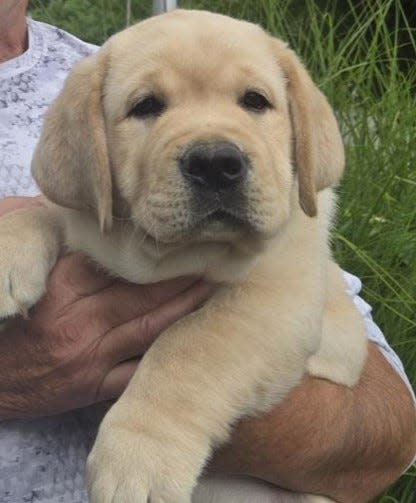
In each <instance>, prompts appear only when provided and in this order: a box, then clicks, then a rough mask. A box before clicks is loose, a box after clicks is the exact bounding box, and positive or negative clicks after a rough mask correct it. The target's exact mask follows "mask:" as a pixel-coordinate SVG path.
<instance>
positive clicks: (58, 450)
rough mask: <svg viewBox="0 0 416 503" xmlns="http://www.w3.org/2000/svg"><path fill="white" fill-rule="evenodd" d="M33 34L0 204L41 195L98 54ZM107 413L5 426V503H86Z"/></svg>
mask: <svg viewBox="0 0 416 503" xmlns="http://www.w3.org/2000/svg"><path fill="white" fill-rule="evenodd" d="M28 27H29V47H28V50H27V51H26V52H25V53H24V54H23V55H21V56H19V57H18V58H15V59H13V60H10V61H7V62H5V63H3V64H0V198H3V197H5V196H8V195H35V194H37V193H38V190H37V187H36V185H35V183H34V181H33V180H32V178H31V176H30V159H31V156H32V152H33V150H34V147H35V144H36V141H37V139H38V137H39V133H40V128H41V123H42V117H43V114H44V112H45V110H46V108H47V107H48V105H49V104H50V103H51V101H52V100H53V99H54V97H55V96H56V95H57V93H58V92H59V90H60V89H61V87H62V83H63V81H64V79H65V77H66V75H67V73H68V71H69V69H70V68H71V67H72V65H73V64H74V62H75V61H77V60H78V59H80V58H81V57H83V56H86V55H88V54H90V53H91V52H93V51H94V50H95V49H96V47H95V46H92V45H89V44H86V43H84V42H82V41H80V40H78V39H77V38H75V37H73V36H72V35H69V34H68V33H66V32H64V31H62V30H60V29H58V28H56V27H53V26H50V25H47V24H44V23H39V22H36V21H31V20H28ZM345 281H346V288H347V290H348V292H349V294H350V295H351V297H353V299H354V302H355V305H356V306H357V309H358V310H359V311H360V313H361V314H362V316H363V317H364V320H365V324H366V327H367V331H368V337H369V339H370V340H372V341H374V342H375V343H376V344H378V345H379V347H380V350H381V351H382V352H383V353H384V354H385V356H386V358H387V359H388V360H389V362H390V363H391V364H392V365H393V366H394V368H395V369H396V370H397V371H398V372H399V373H400V375H401V376H402V377H403V379H404V380H405V381H406V383H407V384H408V385H409V383H408V380H407V378H406V375H405V373H404V370H403V366H402V364H401V362H400V360H399V358H398V357H397V355H396V354H395V353H394V352H393V350H392V349H391V348H390V347H389V345H388V344H387V342H386V340H385V338H384V336H383V334H382V333H381V331H380V329H379V328H378V327H377V325H376V324H375V323H374V322H373V321H372V318H371V307H370V306H369V305H368V304H367V303H365V302H364V301H363V300H362V299H361V298H360V297H359V296H358V294H359V292H360V290H361V282H360V280H359V279H358V278H356V277H355V276H352V275H350V274H348V273H345ZM409 388H410V385H409ZM410 389H411V388H410ZM104 412H105V406H104V405H99V406H94V407H89V408H88V409H83V410H78V411H73V412H69V413H66V414H61V415H60V416H55V417H50V418H42V419H33V420H13V421H5V422H2V423H0V503H24V502H25V503H27V502H30V503H32V502H39V503H86V502H87V497H86V492H85V487H84V466H85V460H86V456H87V453H88V451H89V449H90V447H91V444H92V441H93V439H94V436H95V434H96V431H97V426H98V424H99V422H100V420H101V418H102V416H103V414H104Z"/></svg>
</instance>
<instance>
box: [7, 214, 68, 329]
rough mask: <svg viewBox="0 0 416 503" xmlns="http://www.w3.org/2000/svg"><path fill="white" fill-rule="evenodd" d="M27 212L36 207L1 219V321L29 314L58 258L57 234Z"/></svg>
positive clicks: (41, 293)
mask: <svg viewBox="0 0 416 503" xmlns="http://www.w3.org/2000/svg"><path fill="white" fill-rule="evenodd" d="M28 212H32V213H33V212H35V209H31V210H25V211H24V212H16V214H10V215H6V216H4V217H2V218H1V219H0V320H1V319H3V318H7V317H9V316H15V315H17V314H21V315H23V316H25V315H26V314H27V310H28V309H29V308H30V307H32V306H33V305H34V304H36V302H37V301H38V300H39V299H40V298H41V297H42V296H43V295H44V293H45V291H46V282H47V279H48V275H49V272H50V271H51V269H52V267H53V266H54V265H55V262H56V260H57V257H58V253H59V238H58V233H57V232H56V231H55V229H53V228H51V227H48V225H47V224H46V223H45V225H42V223H41V222H40V221H39V220H36V216H35V215H29V214H28Z"/></svg>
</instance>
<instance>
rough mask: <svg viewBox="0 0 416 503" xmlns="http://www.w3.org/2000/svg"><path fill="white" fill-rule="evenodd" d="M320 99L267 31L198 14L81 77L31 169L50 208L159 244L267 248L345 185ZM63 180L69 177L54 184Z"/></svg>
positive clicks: (150, 34) (91, 65) (113, 51)
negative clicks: (89, 214)
mask: <svg viewBox="0 0 416 503" xmlns="http://www.w3.org/2000/svg"><path fill="white" fill-rule="evenodd" d="M342 167H343V151H342V143H341V140H340V137H339V132H338V128H337V125H336V122H335V119H334V116H333V114H332V111H331V109H330V107H329V105H328V104H327V102H326V100H325V98H324V97H323V96H322V94H321V93H320V92H319V91H318V90H317V89H316V87H315V86H314V85H313V83H312V81H311V80H310V78H309V76H308V74H307V73H306V71H305V70H304V68H303V67H302V65H301V64H300V62H299V61H298V60H297V58H296V56H295V55H294V54H293V53H292V52H291V51H290V50H289V49H287V48H286V46H285V44H283V43H282V42H280V41H278V40H275V39H272V38H271V37H269V36H268V35H267V34H265V33H264V32H263V31H262V30H261V29H260V28H259V27H257V26H255V25H252V24H250V23H246V22H241V21H236V20H233V19H231V18H228V17H225V16H220V15H217V14H211V13H207V12H197V11H175V12H173V13H169V14H166V15H163V16H158V17H155V18H151V19H149V20H146V21H144V22H142V23H139V24H138V25H136V26H133V27H131V28H129V29H127V30H125V31H124V32H121V33H119V34H117V35H116V36H114V37H113V38H111V39H110V40H109V41H108V42H107V44H105V46H104V47H103V48H102V49H101V50H100V51H99V53H98V54H97V55H95V56H93V57H91V58H88V59H87V60H86V61H85V62H83V63H81V64H80V65H79V66H78V67H77V68H76V69H75V70H74V71H73V72H72V74H71V76H70V77H69V79H68V81H67V83H66V86H65V89H64V91H63V93H62V94H61V96H60V97H59V98H58V100H57V101H56V102H55V104H54V105H53V107H52V108H51V111H50V112H49V115H48V118H47V120H46V126H45V130H44V133H43V135H42V138H41V141H40V144H39V146H38V149H37V152H36V154H35V158H34V163H33V172H34V176H35V178H36V179H37V181H38V183H39V185H40V187H41V188H42V190H43V192H44V193H45V194H46V195H47V196H48V197H49V198H50V199H52V200H53V201H55V202H58V204H62V205H63V206H69V207H72V208H78V209H80V208H84V209H88V210H90V211H91V210H93V211H95V212H96V213H97V215H98V217H99V219H100V221H101V223H102V226H104V227H106V226H107V227H108V226H109V225H111V219H112V215H113V214H117V213H122V214H123V215H126V214H127V215H128V217H129V218H131V219H132V221H133V222H134V224H135V226H136V227H139V228H140V229H141V230H142V231H143V232H144V233H145V234H146V235H147V236H149V237H150V238H151V239H153V240H154V241H155V242H157V243H160V244H161V245H163V244H170V243H182V244H183V243H184V244H186V243H190V242H191V243H194V242H198V241H218V242H235V241H238V240H242V239H246V238H247V236H251V237H252V238H253V237H254V238H255V239H257V240H265V239H268V238H270V237H272V236H274V235H275V234H276V233H277V232H278V230H279V229H280V228H281V227H282V226H283V225H284V223H285V222H286V221H287V220H288V219H289V218H290V215H291V212H292V210H293V209H294V205H296V206H297V204H298V203H297V201H295V200H294V197H293V193H294V188H295V187H298V188H299V199H300V203H301V206H302V207H303V209H304V211H305V213H307V214H308V215H311V216H313V215H314V214H315V213H316V203H315V194H316V191H317V190H320V189H322V188H324V187H326V186H328V185H331V184H332V183H334V182H336V181H337V180H338V179H339V177H340V174H341V172H342ZM57 169H60V176H56V172H53V170H57Z"/></svg>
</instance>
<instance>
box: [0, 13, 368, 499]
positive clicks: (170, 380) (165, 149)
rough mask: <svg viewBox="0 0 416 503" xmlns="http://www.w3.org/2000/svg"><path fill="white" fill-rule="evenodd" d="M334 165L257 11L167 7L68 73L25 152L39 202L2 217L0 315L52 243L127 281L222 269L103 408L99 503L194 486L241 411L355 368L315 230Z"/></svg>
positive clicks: (24, 291) (317, 120) (32, 284)
mask: <svg viewBox="0 0 416 503" xmlns="http://www.w3.org/2000/svg"><path fill="white" fill-rule="evenodd" d="M343 167H344V154H343V147H342V142H341V138H340V134H339V130H338V127H337V124H336V121H335V118H334V115H333V112H332V110H331V108H330V106H329V105H328V102H327V101H326V99H325V97H324V96H323V95H322V94H321V92H320V91H319V90H318V89H317V88H316V86H315V85H314V84H313V82H312V80H311V79H310V77H309V75H308V73H307V72H306V70H305V69H304V67H303V66H302V64H301V63H300V62H299V60H298V58H297V57H296V56H295V54H294V53H293V52H292V51H291V50H290V49H288V48H287V46H286V44H285V43H283V42H282V41H280V40H277V39H274V38H272V37H270V36H269V35H267V34H266V33H265V32H264V31H263V30H262V29H261V28H260V27H258V26H255V25H253V24H250V23H246V22H242V21H236V20H233V19H230V18H228V17H225V16H221V15H217V14H211V13H207V12H197V11H183V10H178V11H175V12H173V13H169V14H165V15H162V16H159V17H155V18H152V19H148V20H146V21H144V22H142V23H139V24H137V25H136V26H133V27H131V28H129V29H127V30H125V31H123V32H121V33H119V34H117V35H115V36H114V37H112V38H111V39H110V40H109V41H108V42H107V43H106V44H105V45H104V46H103V47H102V49H101V50H99V51H98V53H97V54H95V55H94V56H91V57H89V58H87V59H85V60H83V61H82V62H81V63H79V64H78V65H77V66H76V67H75V69H74V70H73V71H72V72H71V74H70V76H69V78H68V80H67V82H66V84H65V87H64V89H63V91H62V93H61V94H60V96H59V97H58V99H57V100H56V101H55V103H54V104H53V105H52V107H51V109H50V111H49V113H48V115H47V118H46V122H45V127H44V130H43V134H42V137H41V140H40V142H39V145H38V148H37V150H36V153H35V156H34V160H33V174H34V177H35V179H36V180H37V182H38V184H39V187H40V188H41V190H42V192H43V194H44V195H45V196H46V198H47V199H48V200H49V202H50V204H49V205H48V207H47V208H36V209H31V210H25V211H20V212H16V213H14V214H11V215H9V216H6V217H4V218H2V219H1V221H0V313H1V315H2V316H3V317H4V316H5V315H14V314H16V313H19V312H22V310H23V311H24V310H25V309H27V308H28V307H29V306H31V305H33V304H34V303H35V302H36V301H37V300H38V299H39V298H40V297H41V296H42V294H43V293H44V292H45V282H46V279H47V276H48V273H49V271H50V270H51V268H52V267H53V265H54V263H55V260H56V257H57V255H58V253H59V249H60V248H61V245H62V244H63V243H65V244H66V245H67V246H68V247H69V249H72V250H82V251H84V252H86V253H87V254H89V255H90V257H92V259H94V260H95V261H96V262H97V263H99V264H100V265H102V266H103V267H105V268H107V269H108V270H109V271H110V272H111V273H113V274H115V275H118V276H120V277H122V278H125V279H126V280H129V281H133V282H140V283H148V282H155V281H159V280H163V279H167V278H172V277H176V276H179V275H185V274H197V275H201V276H203V277H205V278H207V279H208V280H210V281H214V282H216V283H217V284H218V288H217V291H216V293H215V295H214V296H213V297H212V299H211V300H210V301H209V302H207V303H206V304H205V306H204V307H203V308H201V309H200V310H199V311H197V312H195V313H193V314H191V315H189V316H187V317H186V318H184V319H182V320H181V321H180V322H178V323H176V324H175V325H173V326H172V327H171V328H169V329H168V330H166V331H165V332H164V333H163V334H162V335H161V336H160V337H159V339H158V340H157V341H156V342H155V343H154V344H153V346H152V347H151V349H150V350H149V351H148V352H147V354H146V356H145V357H144V358H143V361H142V362H141V364H140V366H139V368H138V370H137V372H136V374H135V376H134V378H133V379H132V381H131V383H130V384H129V386H128V388H127V389H126V391H125V392H124V394H123V395H122V397H121V398H120V399H119V400H118V402H117V403H116V404H115V405H114V406H113V407H112V409H111V410H110V411H109V413H108V414H107V416H106V417H105V419H104V421H103V423H102V425H101V427H100V430H99V434H98V437H97V440H96V443H95V446H94V448H93V450H92V452H91V454H90V456H89V460H88V488H89V494H90V498H91V501H92V502H93V503H111V502H112V503H146V502H151V503H162V502H164V503H189V502H190V501H191V494H192V491H193V489H194V487H195V485H196V483H197V480H198V477H199V475H200V474H201V471H202V469H203V467H204V465H205V463H206V461H207V459H208V458H209V456H210V454H211V453H212V450H213V449H214V448H215V447H216V446H218V445H220V444H222V443H224V442H226V440H227V438H228V436H229V433H230V429H231V428H232V426H233V423H235V421H236V420H237V419H238V418H241V417H242V416H246V415H252V414H259V413H262V412H264V411H266V410H267V409H268V408H269V407H271V406H272V405H274V404H276V403H278V402H279V401H281V400H282V399H283V398H284V397H285V395H286V394H287V393H288V391H289V390H290V389H291V388H293V387H294V386H296V384H297V383H298V382H299V380H300V379H301V377H302V375H303V374H304V373H305V372H306V371H308V372H310V373H312V374H313V375H316V376H321V377H323V378H327V379H331V380H333V381H335V382H337V383H340V384H344V385H347V386H353V385H354V384H355V383H356V382H357V379H358V378H359V375H360V371H361V368H362V365H363V360H364V358H365V354H366V337H365V334H364V328H363V324H362V322H361V319H360V317H359V315H358V314H357V312H356V310H355V308H354V306H353V304H352V302H351V300H350V299H349V298H348V297H347V295H346V293H345V287H344V284H343V280H342V276H341V273H340V270H339V268H338V267H337V266H336V265H335V264H334V263H333V262H332V259H331V253H330V249H329V244H328V232H329V228H330V225H331V219H332V215H333V207H334V196H333V193H332V190H331V188H330V187H332V186H333V185H334V184H336V183H337V182H338V181H339V180H340V177H341V174H342V171H343ZM22 243H23V244H24V246H22ZM203 492H204V489H202V493H203ZM206 493H207V494H209V493H210V489H209V488H208V489H207V491H206ZM220 493H221V490H220V492H219V493H218V494H220ZM224 494H225V493H224ZM210 497H211V498H214V499H211V500H210V501H221V497H220V496H215V497H213V496H210ZM302 498H303V499H302V501H308V502H311V501H322V500H321V499H320V498H317V497H313V496H302ZM207 501H208V500H207ZM222 501H231V499H230V498H228V497H225V498H223V499H222ZM236 501H243V500H242V499H237V500H236ZM256 501H257V500H256ZM259 501H260V500H259ZM270 501H271V500H270Z"/></svg>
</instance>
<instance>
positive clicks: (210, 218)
mask: <svg viewBox="0 0 416 503" xmlns="http://www.w3.org/2000/svg"><path fill="white" fill-rule="evenodd" d="M212 224H213V225H217V226H218V225H220V226H223V227H228V228H230V229H236V228H240V229H241V228H248V227H251V226H250V223H249V221H248V220H247V218H245V217H244V216H242V215H241V214H239V213H237V212H233V211H230V210H227V209H217V210H214V211H212V212H210V213H209V214H208V215H206V216H204V217H202V218H201V219H200V220H199V221H197V223H196V224H195V227H201V228H202V227H207V226H210V225H212Z"/></svg>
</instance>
